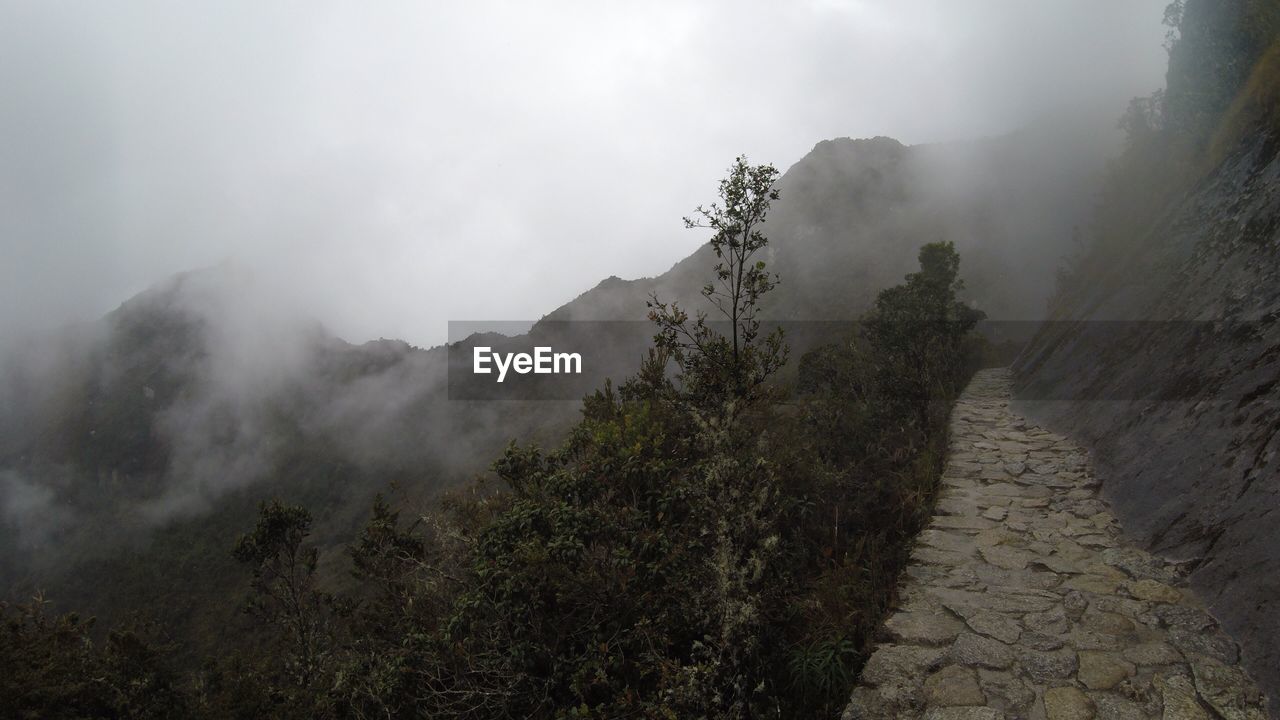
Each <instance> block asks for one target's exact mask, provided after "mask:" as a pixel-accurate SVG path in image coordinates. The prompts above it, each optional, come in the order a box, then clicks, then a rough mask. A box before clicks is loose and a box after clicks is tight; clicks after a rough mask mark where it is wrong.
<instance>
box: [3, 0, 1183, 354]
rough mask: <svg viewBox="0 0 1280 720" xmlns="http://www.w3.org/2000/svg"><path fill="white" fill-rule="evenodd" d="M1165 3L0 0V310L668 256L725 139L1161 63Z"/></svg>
mask: <svg viewBox="0 0 1280 720" xmlns="http://www.w3.org/2000/svg"><path fill="white" fill-rule="evenodd" d="M1165 3H1166V0H965V1H964V2H957V1H956V0H907V1H904V0H807V1H796V2H766V1H760V2H743V1H742V0H725V1H724V2H694V1H692V0H678V1H672V2H663V1H660V0H646V1H645V2H626V3H623V2H602V1H601V0H590V1H583V2H551V1H539V2H531V1H529V0H524V1H523V2H477V1H476V0H465V1H462V0H460V1H459V2H454V3H444V2H427V1H425V0H424V1H422V2H414V3H408V2H405V3H393V2H380V3H341V4H339V3H328V2H317V1H315V0H308V1H307V2H297V3H292V2H261V1H258V0H255V1H253V2H247V1H246V2H225V1H218V2H212V1H211V2H204V3H195V2H183V3H174V2H169V1H164V2H154V3H141V2H111V3H108V2H100V3H89V2H59V1H56V0H33V1H32V2H18V3H13V2H9V1H8V0H0V332H4V333H7V334H9V335H10V337H12V333H13V332H14V331H15V328H17V327H18V326H20V325H22V324H24V323H25V324H33V323H34V324H37V325H49V324H53V323H61V322H66V321H71V320H78V319H90V318H93V317H96V316H98V315H100V314H101V313H103V312H105V311H108V310H110V309H112V308H114V307H115V306H116V305H118V304H119V303H120V302H121V301H123V300H125V299H126V298H128V297H129V296H130V295H132V294H134V293H136V292H138V291H139V290H142V289H144V288H146V287H147V286H149V285H151V284H152V283H155V282H157V281H159V280H162V279H163V278H165V277H167V276H168V275H170V274H172V273H175V272H179V271H182V270H187V269H192V268H198V267H202V266H208V265H212V264H216V263H219V262H222V261H225V260H235V261H237V262H239V263H241V264H243V265H247V266H249V267H251V268H253V269H254V270H255V271H256V272H257V274H258V275H259V276H260V277H261V278H263V279H264V281H266V282H270V283H272V284H274V285H275V286H276V287H278V288H279V292H280V295H281V296H282V298H286V299H290V300H292V301H295V302H298V303H300V304H302V305H304V306H306V307H307V308H308V309H309V310H310V311H311V312H312V313H314V315H315V316H316V317H318V318H319V319H320V320H321V321H323V322H324V323H325V324H326V325H328V326H329V327H330V328H331V329H332V330H334V331H335V332H337V333H338V334H340V335H342V336H343V337H345V338H347V339H349V340H352V341H363V340H366V339H371V338H376V337H379V336H386V337H402V338H405V339H407V340H409V341H411V342H414V343H416V344H420V345H427V344H434V343H438V342H440V341H441V340H443V339H444V337H445V331H446V321H447V320H450V319H453V320H477V319H480V320H503V319H525V318H530V319H532V318H536V317H539V316H541V315H542V314H543V313H545V312H548V311H550V310H551V309H553V308H554V307H556V306H557V305H559V304H560V303H562V302H564V301H567V300H569V299H571V298H572V297H574V296H575V295H577V294H578V293H579V292H581V291H583V290H586V289H587V288H589V287H591V286H593V285H594V284H595V283H596V282H598V281H599V280H600V279H602V278H604V277H606V276H608V275H620V276H622V277H628V278H630V277H637V276H642V275H654V274H657V273H660V272H662V271H664V270H666V269H667V268H668V267H670V265H671V264H672V263H673V262H675V261H676V260H678V259H680V258H682V257H684V256H685V255H687V254H688V253H689V252H691V251H692V250H693V249H694V248H695V246H696V245H697V244H698V243H699V242H700V241H701V238H700V236H698V235H696V234H694V233H690V232H687V231H684V230H683V229H682V227H681V223H680V218H681V216H682V215H685V214H688V212H689V211H690V210H691V209H692V208H693V206H694V205H697V204H698V203H701V202H707V201H709V200H710V199H712V196H713V193H714V188H715V183H716V181H717V179H718V178H719V176H720V175H721V172H722V170H723V168H724V167H725V166H727V165H728V163H729V162H730V161H731V160H732V159H733V157H734V156H735V155H736V154H738V153H744V152H745V153H747V154H748V155H750V156H751V158H752V159H753V160H756V161H770V162H773V163H775V164H776V165H778V166H779V167H780V168H781V169H785V168H786V167H787V166H789V165H791V164H792V163H793V162H795V161H796V160H798V159H799V158H800V157H802V156H803V155H804V153H806V152H807V151H808V150H809V149H810V148H812V146H813V145H814V144H815V143H817V142H818V141H819V140H823V139H826V138H831V137H839V136H852V137H865V136H874V135H890V136H893V137H896V138H898V139H900V140H902V141H903V142H907V143H918V142H931V141H939V140H949V139H959V138H970V137H976V136H981V135H989V134H996V133H1002V132H1005V131H1008V130H1011V129H1014V128H1016V127H1018V126H1020V125H1022V124H1024V123H1027V122H1030V121H1032V120H1033V119H1035V118H1037V117H1041V116H1044V115H1046V114H1051V113H1055V112H1058V111H1060V110H1061V109H1062V108H1063V107H1064V106H1081V105H1086V106H1101V107H1112V106H1114V110H1115V114H1116V115H1118V114H1119V112H1120V111H1121V110H1123V107H1124V104H1125V101H1126V99H1127V98H1129V97H1131V96H1134V95H1137V94H1145V93H1148V92H1150V91H1152V90H1154V89H1156V88H1157V87H1160V86H1161V85H1163V68H1164V59H1165V57H1164V51H1163V49H1162V47H1161V43H1162V41H1163V39H1164V32H1165V28H1163V27H1162V26H1161V24H1160V20H1161V17H1162V9H1163V6H1164V5H1165Z"/></svg>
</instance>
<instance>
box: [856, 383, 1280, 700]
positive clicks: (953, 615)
mask: <svg viewBox="0 0 1280 720" xmlns="http://www.w3.org/2000/svg"><path fill="white" fill-rule="evenodd" d="M899 597H900V601H899V606H898V608H897V609H896V610H895V611H894V613H893V614H892V615H891V616H890V617H889V619H888V620H887V621H886V622H885V626H884V630H883V632H884V637H883V641H884V642H883V644H881V645H880V646H879V647H878V648H877V649H876V651H875V653H874V654H873V655H872V656H871V658H870V660H868V661H867V665H866V667H865V668H864V670H863V673H862V678H861V681H860V683H859V685H858V687H857V688H856V689H855V690H854V692H853V698H852V700H851V702H850V705H849V707H848V708H847V709H846V710H845V712H844V715H843V718H844V719H845V720H854V719H855V718H876V719H879V718H895V719H896V718H925V719H927V720H971V719H972V720H989V719H996V718H1037V719H1038V718H1045V719H1046V720H1086V719H1088V718H1094V717H1097V718H1117V719H1127V718H1177V719H1179V720H1182V719H1187V720H1194V719H1210V720H1211V719H1213V718H1224V719H1226V720H1237V719H1246V718H1247V719H1250V720H1252V719H1254V718H1266V717H1268V716H1267V714H1266V711H1265V710H1264V708H1265V704H1264V699H1263V697H1262V695H1261V694H1260V693H1259V692H1258V690H1257V689H1256V687H1255V686H1254V684H1253V682H1252V681H1251V680H1250V679H1249V677H1248V676H1247V675H1246V674H1245V673H1244V671H1242V670H1241V669H1240V668H1239V667H1238V665H1237V662H1238V660H1239V652H1238V650H1237V647H1236V644H1235V643H1234V642H1233V641H1232V640H1231V639H1230V638H1228V637H1227V636H1226V635H1224V634H1223V632H1222V631H1221V630H1220V629H1219V628H1218V625H1217V623H1216V622H1215V621H1214V620H1213V618H1212V617H1210V616H1209V615H1208V614H1207V613H1206V612H1205V611H1204V609H1203V608H1202V606H1201V605H1200V604H1199V603H1198V602H1197V601H1196V599H1195V598H1194V596H1192V595H1191V593H1190V592H1189V591H1188V590H1186V589H1185V584H1184V581H1183V574H1182V572H1180V570H1179V568H1178V567H1177V566H1174V565H1171V564H1169V563H1166V562H1164V561H1163V560H1161V559H1160V558H1158V557H1155V556H1153V555H1151V554H1149V553H1146V552H1144V551H1142V550H1140V549H1138V548H1136V547H1134V546H1133V545H1131V544H1129V543H1128V542H1127V541H1126V539H1125V537H1124V535H1123V534H1122V532H1121V530H1120V527H1119V526H1118V525H1117V523H1116V520H1115V518H1114V517H1113V516H1112V515H1111V513H1110V511H1109V507H1108V505H1107V503H1106V502H1105V501H1103V500H1101V499H1100V498H1099V497H1098V494H1097V483H1096V481H1095V480H1094V478H1093V474H1092V471H1091V468H1090V466H1089V459H1088V456H1087V454H1086V453H1085V451H1084V450H1082V449H1080V448H1079V447H1077V446H1075V445H1073V444H1072V443H1071V442H1070V441H1068V440H1067V439H1065V438H1063V437H1062V436H1059V435H1055V434H1053V433H1050V432H1047V431H1045V430H1042V429H1040V428H1038V427H1035V426H1034V425H1031V424H1029V423H1028V422H1027V421H1026V420H1024V419H1023V418H1021V417H1019V416H1018V415H1015V414H1014V413H1013V412H1011V411H1010V409H1009V375H1008V372H1007V371H1006V370H984V371H982V372H980V373H978V375H977V376H976V377H975V378H974V380H973V382H972V383H971V384H970V385H969V387H968V389H967V390H966V391H965V394H964V396H963V397H961V399H960V402H959V403H958V404H957V405H956V408H955V410H954V412H953V413H952V416H951V454H950V458H949V460H948V464H947V468H946V470H945V472H944V475H943V489H942V494H941V496H940V498H939V500H938V506H937V514H936V515H935V517H934V519H933V522H932V523H931V524H930V526H929V527H928V528H927V529H926V530H925V531H924V532H923V533H921V535H920V537H919V539H918V541H917V546H916V548H915V551H914V553H913V555H912V562H911V565H910V567H909V568H908V569H907V571H906V577H905V580H904V582H903V586H902V588H901V591H900V596H899Z"/></svg>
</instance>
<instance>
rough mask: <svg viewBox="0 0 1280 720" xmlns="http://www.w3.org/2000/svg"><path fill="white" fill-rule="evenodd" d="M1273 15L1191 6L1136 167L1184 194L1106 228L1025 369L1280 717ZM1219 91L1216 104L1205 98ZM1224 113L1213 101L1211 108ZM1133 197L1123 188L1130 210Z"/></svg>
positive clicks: (1279, 172) (1279, 127)
mask: <svg viewBox="0 0 1280 720" xmlns="http://www.w3.org/2000/svg"><path fill="white" fill-rule="evenodd" d="M1278 12H1280V5H1277V4H1276V3H1244V2H1234V3H1222V4H1218V3H1195V2H1188V3H1187V4H1186V6H1185V11H1184V20H1183V22H1184V27H1187V21H1188V20H1191V19H1194V20H1195V21H1196V22H1197V23H1200V24H1199V25H1195V26H1192V28H1193V30H1194V32H1192V33H1188V32H1186V31H1185V30H1184V32H1183V35H1182V39H1181V41H1180V42H1181V46H1180V47H1179V46H1175V47H1174V51H1173V53H1172V55H1171V62H1170V77H1169V83H1170V86H1169V90H1168V91H1167V95H1166V98H1167V100H1166V102H1165V105H1164V107H1163V109H1162V111H1161V112H1160V113H1159V114H1158V115H1156V116H1154V117H1153V118H1152V119H1155V120H1159V122H1153V123H1151V124H1150V125H1144V126H1143V128H1144V129H1143V133H1140V134H1139V135H1138V137H1137V138H1136V141H1135V143H1134V146H1133V147H1131V151H1130V158H1129V165H1130V166H1138V167H1141V168H1142V170H1141V172H1143V173H1146V176H1147V177H1157V176H1160V175H1164V176H1166V177H1178V178H1183V180H1182V182H1178V183H1173V184H1171V185H1167V186H1165V187H1161V185H1160V183H1158V182H1152V183H1150V184H1146V185H1145V187H1143V190H1144V191H1145V194H1146V196H1147V197H1148V198H1149V202H1150V209H1149V210H1148V211H1146V212H1136V211H1135V212H1133V213H1132V214H1131V215H1130V217H1129V218H1128V219H1127V220H1125V221H1124V222H1121V223H1117V222H1115V221H1114V219H1108V218H1106V217H1104V218H1103V219H1102V224H1103V231H1104V232H1107V231H1108V230H1110V231H1113V232H1111V235H1112V236H1113V237H1111V238H1109V239H1107V241H1106V242H1102V243H1100V245H1099V246H1098V247H1095V248H1094V249H1093V250H1092V252H1091V253H1090V256H1089V257H1088V258H1086V259H1085V262H1084V263H1083V264H1082V265H1081V266H1080V268H1079V269H1078V271H1077V277H1076V278H1075V279H1074V280H1073V282H1072V283H1071V284H1072V286H1073V289H1072V291H1071V292H1069V293H1067V294H1066V296H1065V297H1064V299H1063V300H1062V302H1060V303H1059V304H1058V306H1057V307H1056V309H1055V315H1054V319H1055V320H1057V321H1058V322H1055V323H1052V324H1050V325H1049V326H1047V327H1046V328H1045V329H1044V330H1043V331H1042V332H1041V334H1040V335H1039V336H1038V337H1037V339H1036V341H1035V342H1034V343H1032V345H1031V346H1030V347H1028V348H1027V350H1026V351H1024V353H1023V355H1022V357H1021V358H1020V360H1019V362H1018V366H1017V372H1018V375H1019V377H1020V389H1019V394H1020V395H1021V397H1022V399H1023V402H1024V404H1025V406H1026V408H1027V410H1028V411H1030V412H1031V413H1032V414H1034V415H1036V416H1037V417H1039V418H1041V419H1043V420H1045V421H1047V422H1049V423H1050V424H1051V425H1053V426H1055V427H1057V428H1061V429H1064V430H1066V431H1069V432H1070V433H1071V434H1072V435H1074V436H1075V437H1076V438H1078V439H1081V440H1083V441H1085V442H1087V443H1088V444H1090V445H1092V446H1093V448H1094V450H1095V451H1096V458H1097V460H1098V463H1099V477H1100V478H1101V479H1102V481H1103V487H1104V491H1105V492H1106V494H1107V495H1108V496H1109V498H1110V499H1111V500H1112V502H1113V503H1114V504H1115V506H1116V508H1117V509H1118V511H1119V513H1120V515H1121V517H1122V519H1123V521H1124V524H1125V526H1126V527H1127V528H1129V529H1130V530H1131V531H1133V532H1134V533H1135V534H1137V535H1139V536H1140V537H1141V538H1142V539H1144V540H1145V542H1146V543H1147V544H1148V545H1149V547H1150V548H1151V549H1152V550H1153V551H1155V552H1159V553H1162V554H1164V555H1166V556H1168V557H1170V558H1172V559H1174V560H1177V561H1181V562H1183V563H1184V564H1185V566H1186V567H1187V569H1188V570H1190V571H1191V579H1192V582H1193V585H1194V586H1195V587H1196V589H1197V590H1198V591H1199V592H1200V593H1201V596H1202V597H1203V598H1204V599H1205V600H1206V602H1208V603H1209V605H1210V606H1211V609H1212V611H1213V612H1214V613H1215V614H1216V615H1218V616H1219V617H1220V619H1221V620H1222V621H1223V623H1224V625H1225V626H1226V627H1227V629H1228V630H1229V631H1230V632H1231V634H1232V635H1233V636H1234V637H1236V638H1237V639H1239V640H1240V642H1241V644H1242V646H1243V650H1244V655H1245V658H1244V659H1245V661H1246V665H1247V666H1248V667H1249V669H1250V671H1251V672H1252V673H1253V674H1254V676H1255V677H1257V678H1258V679H1259V681H1260V682H1261V683H1262V684H1263V685H1265V686H1266V687H1265V689H1266V690H1267V691H1268V694H1269V695H1270V697H1271V698H1272V703H1273V705H1272V707H1273V712H1274V711H1278V710H1280V700H1278V698H1280V584H1278V581H1277V578H1280V534H1277V533H1276V532H1275V527H1274V525H1275V520H1276V518H1277V517H1280V322H1278V321H1280V114H1277V112H1276V109H1277V107H1278V106H1277V104H1276V98H1277V91H1278V88H1280V83H1277V82H1276V80H1277V78H1278V77H1280V75H1278V74H1277V68H1280V65H1278V64H1277V58H1278V55H1277V46H1276V45H1275V44H1274V43H1275V37H1276V30H1277V27H1278V25H1277V17H1278V15H1277V13H1278ZM1259 36H1261V39H1259ZM1201 48H1208V49H1207V50H1203V51H1202V50H1201ZM1233 78H1234V82H1235V85H1234V86H1232V85H1230V84H1229V83H1230V82H1232V79H1233ZM1209 82H1211V83H1213V88H1212V89H1213V92H1208V91H1201V92H1197V91H1196V89H1197V88H1199V87H1202V86H1203V84H1204V83H1209ZM1220 84H1227V85H1226V87H1225V88H1224V87H1223V86H1222V85H1220ZM1188 98H1197V99H1198V102H1200V103H1202V104H1192V103H1191V101H1190V100H1188ZM1206 98H1207V100H1206ZM1210 101H1212V102H1214V103H1216V105H1206V104H1203V103H1207V102H1210ZM1144 133H1145V134H1144ZM1144 145H1145V149H1144ZM1131 176H1132V174H1130V177H1131ZM1166 182H1167V181H1166ZM1136 186H1137V184H1135V183H1129V187H1128V188H1127V189H1126V188H1119V189H1116V188H1113V190H1112V194H1113V195H1114V196H1116V197H1120V196H1125V197H1132V196H1133V194H1134V192H1135V190H1134V188H1135V187H1136ZM1113 204H1114V203H1113ZM1232 651H1233V650H1232Z"/></svg>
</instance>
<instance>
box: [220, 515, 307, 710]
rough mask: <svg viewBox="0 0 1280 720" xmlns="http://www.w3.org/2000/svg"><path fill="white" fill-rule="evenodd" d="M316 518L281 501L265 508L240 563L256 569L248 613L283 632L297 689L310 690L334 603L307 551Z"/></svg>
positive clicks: (242, 545)
mask: <svg viewBox="0 0 1280 720" xmlns="http://www.w3.org/2000/svg"><path fill="white" fill-rule="evenodd" d="M310 533H311V513H309V512H307V510H306V508H303V507H300V506H297V505H284V504H283V503H281V502H280V501H279V500H272V501H271V502H270V503H263V504H262V507H261V508H260V510H259V513H258V524H257V527H255V528H254V529H253V532H250V533H247V534H245V535H241V536H240V539H239V540H238V541H237V542H236V546H235V550H234V551H233V554H234V555H235V558H236V559H237V560H239V561H240V562H242V563H245V564H246V565H250V566H252V568H253V584H252V587H253V591H254V592H253V595H251V596H250V597H249V601H248V606H247V608H246V610H247V611H249V612H253V613H255V614H257V615H259V616H260V617H262V618H263V619H264V620H265V621H267V622H268V623H271V624H275V625H279V626H281V627H282V628H283V630H284V634H285V636H286V637H287V639H288V643H289V645H290V649H291V651H292V655H293V657H292V658H291V662H290V666H291V667H290V671H291V674H292V675H293V679H294V681H295V682H297V683H298V685H301V686H305V685H307V684H309V683H310V682H311V680H312V678H313V676H314V674H315V672H316V670H317V666H318V664H319V659H320V655H321V652H322V651H323V650H324V646H325V642H324V630H325V623H324V612H325V609H326V606H327V605H328V604H329V597H328V596H327V595H325V594H324V593H322V592H320V591H318V590H316V589H315V572H316V562H317V559H318V558H317V551H316V549H315V548H314V547H303V545H302V543H303V541H304V540H305V539H306V538H307V535H309V534H310Z"/></svg>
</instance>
